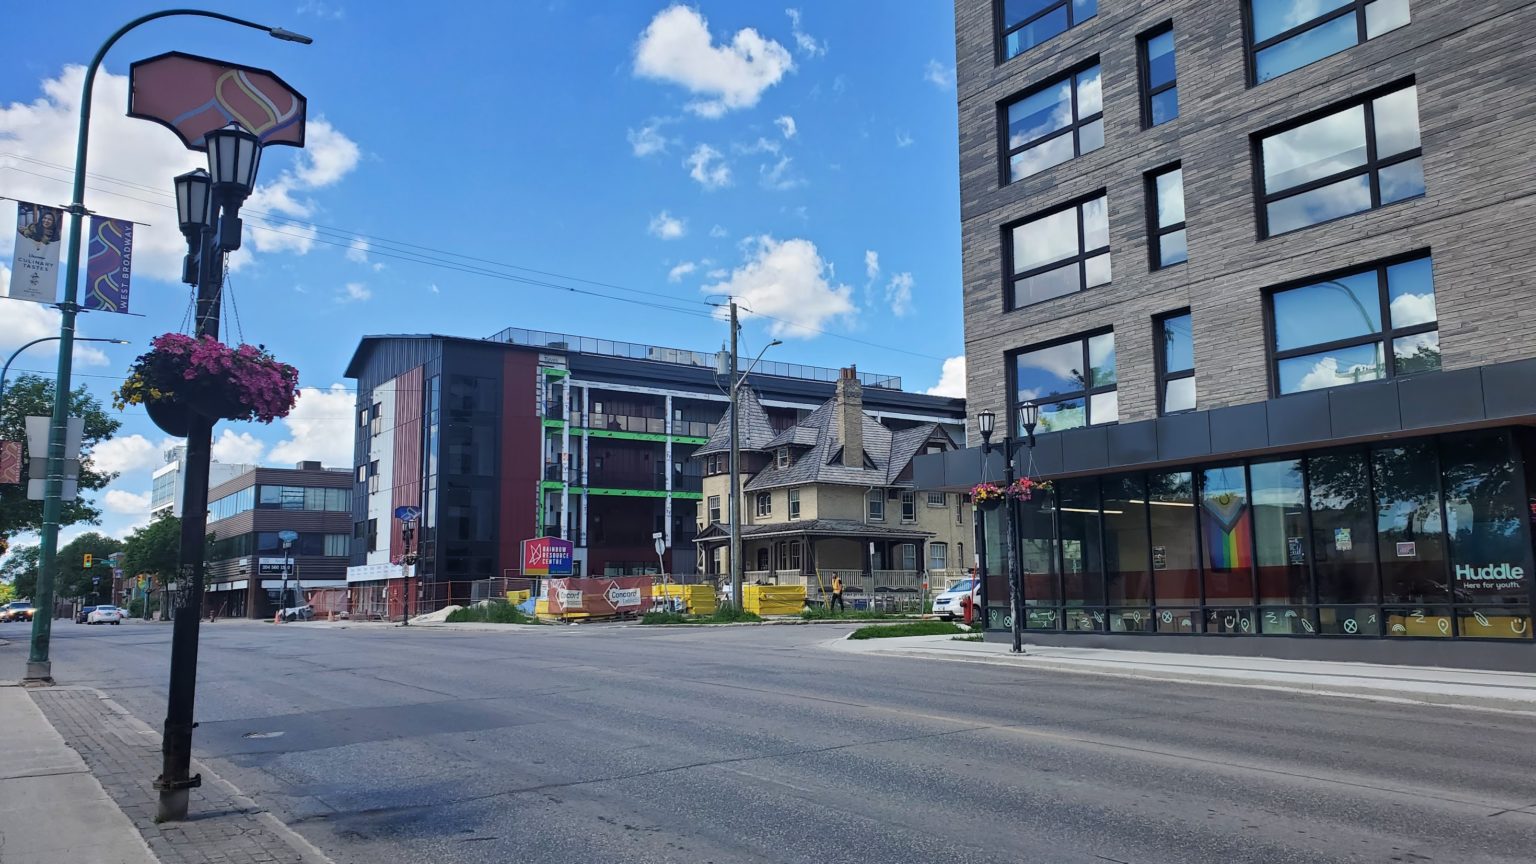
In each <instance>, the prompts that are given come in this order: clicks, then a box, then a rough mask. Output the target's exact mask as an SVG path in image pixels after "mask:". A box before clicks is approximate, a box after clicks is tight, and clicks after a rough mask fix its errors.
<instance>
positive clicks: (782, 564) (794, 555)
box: [778, 540, 800, 572]
mask: <svg viewBox="0 0 1536 864" xmlns="http://www.w3.org/2000/svg"><path fill="white" fill-rule="evenodd" d="M778 546H779V566H778V569H779V570H792V571H797V572H798V571H799V570H800V541H799V540H784V541H781V542H780V543H779V544H778Z"/></svg>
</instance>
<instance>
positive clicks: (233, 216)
mask: <svg viewBox="0 0 1536 864" xmlns="http://www.w3.org/2000/svg"><path fill="white" fill-rule="evenodd" d="M204 140H205V141H206V142H207V144H208V174H209V180H210V181H211V182H212V184H213V185H212V189H211V191H212V193H213V203H214V205H216V206H222V207H223V208H224V217H223V218H222V219H220V220H219V223H218V229H219V245H220V246H221V247H223V249H224V251H226V252H233V251H235V250H236V249H239V248H240V228H241V222H240V205H241V204H244V203H245V199H246V198H247V197H249V196H250V194H251V190H253V189H255V188H256V169H258V168H260V167H261V139H259V138H257V137H256V136H255V135H252V134H251V133H249V132H247V131H245V129H243V128H241V126H240V124H238V123H231V124H229V125H228V126H225V127H224V128H223V129H215V130H214V131H212V132H209V133H208V135H207V136H206V137H205V138H204Z"/></svg>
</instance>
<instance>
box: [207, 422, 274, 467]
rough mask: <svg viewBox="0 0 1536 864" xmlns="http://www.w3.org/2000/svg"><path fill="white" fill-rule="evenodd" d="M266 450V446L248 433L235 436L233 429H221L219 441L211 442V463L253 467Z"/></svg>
mask: <svg viewBox="0 0 1536 864" xmlns="http://www.w3.org/2000/svg"><path fill="white" fill-rule="evenodd" d="M266 449H267V445H265V444H263V443H261V442H260V441H258V440H256V436H255V435H252V434H251V433H249V432H241V433H240V434H239V435H236V434H235V431H234V430H233V429H223V430H220V432H219V439H218V440H217V441H215V442H213V461H215V462H223V463H224V464H226V465H254V464H256V463H257V462H259V461H260V460H261V454H262V453H263V452H265V451H266Z"/></svg>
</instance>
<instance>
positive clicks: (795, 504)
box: [788, 489, 800, 519]
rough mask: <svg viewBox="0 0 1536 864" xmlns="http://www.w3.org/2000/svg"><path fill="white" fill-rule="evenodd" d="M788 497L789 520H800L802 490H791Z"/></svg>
mask: <svg viewBox="0 0 1536 864" xmlns="http://www.w3.org/2000/svg"><path fill="white" fill-rule="evenodd" d="M788 495H789V518H791V519H799V518H800V490H799V489H791V490H789V492H788Z"/></svg>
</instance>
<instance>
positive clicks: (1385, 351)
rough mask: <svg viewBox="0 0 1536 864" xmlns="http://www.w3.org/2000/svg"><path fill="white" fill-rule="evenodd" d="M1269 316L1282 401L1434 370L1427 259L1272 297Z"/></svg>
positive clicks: (1435, 334)
mask: <svg viewBox="0 0 1536 864" xmlns="http://www.w3.org/2000/svg"><path fill="white" fill-rule="evenodd" d="M1270 312H1271V316H1270V318H1271V321H1272V324H1273V328H1274V332H1273V335H1272V339H1271V342H1270V345H1271V347H1272V349H1273V355H1274V368H1273V370H1272V373H1271V374H1272V375H1273V379H1274V381H1275V391H1276V392H1277V393H1279V394H1281V395H1284V394H1286V393H1300V392H1302V391H1304V390H1316V389H1319V388H1322V387H1337V386H1339V385H1341V384H1358V383H1360V382H1362V381H1375V380H1377V379H1379V378H1389V377H1393V376H1397V375H1412V374H1415V373H1418V372H1430V371H1434V370H1437V369H1439V368H1440V334H1439V331H1438V330H1437V329H1436V317H1435V283H1434V274H1433V265H1432V261H1431V259H1430V256H1428V255H1422V256H1419V257H1415V258H1410V259H1408V260H1406V261H1399V262H1396V263H1389V264H1383V265H1379V266H1376V267H1371V268H1369V269H1366V270H1357V271H1354V272H1351V273H1346V274H1343V275H1341V276H1337V277H1334V278H1330V279H1314V280H1311V281H1310V282H1308V283H1307V284H1304V285H1299V286H1297V287H1295V288H1287V289H1285V290H1282V291H1276V292H1275V293H1273V294H1272V295H1270Z"/></svg>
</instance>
